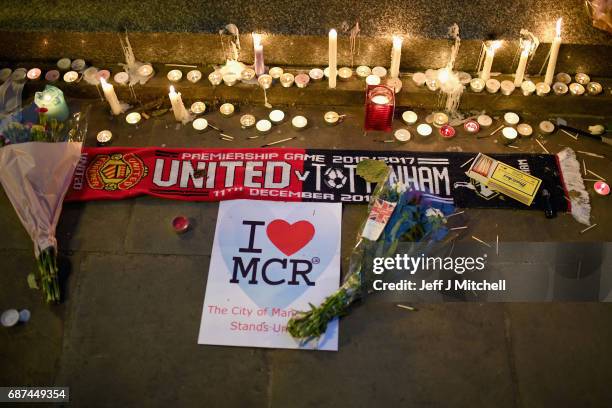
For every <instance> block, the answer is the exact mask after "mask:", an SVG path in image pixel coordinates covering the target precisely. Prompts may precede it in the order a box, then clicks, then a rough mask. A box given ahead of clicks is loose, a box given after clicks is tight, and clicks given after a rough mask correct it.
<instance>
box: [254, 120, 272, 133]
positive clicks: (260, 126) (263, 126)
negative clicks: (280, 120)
mask: <svg viewBox="0 0 612 408" xmlns="http://www.w3.org/2000/svg"><path fill="white" fill-rule="evenodd" d="M255 129H257V131H258V132H259V133H263V134H265V133H268V132H269V131H270V129H272V123H270V121H269V120H267V119H262V120H260V121H258V122H257V124H256V125H255Z"/></svg>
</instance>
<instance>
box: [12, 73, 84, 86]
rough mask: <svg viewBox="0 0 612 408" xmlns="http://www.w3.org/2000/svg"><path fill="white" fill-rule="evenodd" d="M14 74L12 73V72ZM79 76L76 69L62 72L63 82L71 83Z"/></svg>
mask: <svg viewBox="0 0 612 408" xmlns="http://www.w3.org/2000/svg"><path fill="white" fill-rule="evenodd" d="M13 75H14V73H13ZM78 78H79V74H78V73H77V72H76V71H68V72H66V73H65V74H64V82H66V83H68V84H71V83H73V82H74V81H76V80H77V79H78Z"/></svg>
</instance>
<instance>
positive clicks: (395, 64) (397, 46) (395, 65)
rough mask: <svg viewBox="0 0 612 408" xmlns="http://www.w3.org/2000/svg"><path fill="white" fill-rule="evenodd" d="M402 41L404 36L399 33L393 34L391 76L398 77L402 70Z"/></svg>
mask: <svg viewBox="0 0 612 408" xmlns="http://www.w3.org/2000/svg"><path fill="white" fill-rule="evenodd" d="M402 42H403V38H402V37H400V36H397V35H394V36H393V47H392V48H391V67H390V68H389V75H390V76H391V78H397V77H398V76H399V71H400V61H401V59H402Z"/></svg>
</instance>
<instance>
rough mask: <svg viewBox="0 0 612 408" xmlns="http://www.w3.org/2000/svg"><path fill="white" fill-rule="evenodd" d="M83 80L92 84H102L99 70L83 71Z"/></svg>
mask: <svg viewBox="0 0 612 408" xmlns="http://www.w3.org/2000/svg"><path fill="white" fill-rule="evenodd" d="M83 79H85V81H86V82H88V83H90V84H97V83H99V82H100V79H99V78H98V68H96V67H89V68H87V69H86V70H85V71H83Z"/></svg>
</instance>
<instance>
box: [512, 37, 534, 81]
mask: <svg viewBox="0 0 612 408" xmlns="http://www.w3.org/2000/svg"><path fill="white" fill-rule="evenodd" d="M530 51H531V41H525V43H524V44H523V50H522V51H521V57H520V59H519V63H518V68H517V69H516V74H515V75H514V86H516V87H519V86H521V84H522V83H523V78H524V77H525V68H527V60H528V59H529V52H530Z"/></svg>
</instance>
